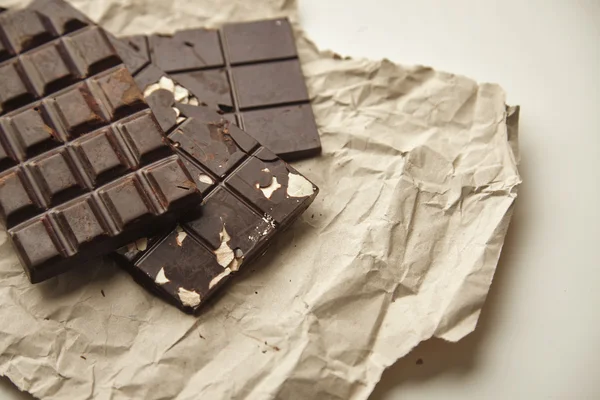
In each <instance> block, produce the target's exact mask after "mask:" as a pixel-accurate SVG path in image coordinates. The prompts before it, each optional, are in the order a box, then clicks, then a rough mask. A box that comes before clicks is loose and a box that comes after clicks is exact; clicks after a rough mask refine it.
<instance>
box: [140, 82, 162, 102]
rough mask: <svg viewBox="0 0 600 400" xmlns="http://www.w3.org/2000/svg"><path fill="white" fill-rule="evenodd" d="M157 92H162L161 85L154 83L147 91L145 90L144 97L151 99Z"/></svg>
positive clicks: (147, 87)
mask: <svg viewBox="0 0 600 400" xmlns="http://www.w3.org/2000/svg"><path fill="white" fill-rule="evenodd" d="M157 90H160V85H159V84H158V83H153V84H151V85H148V86H146V89H144V97H145V98H146V97H149V96H150V95H151V94H152V93H154V92H156V91H157Z"/></svg>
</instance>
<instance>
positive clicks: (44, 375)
mask: <svg viewBox="0 0 600 400" xmlns="http://www.w3.org/2000/svg"><path fill="white" fill-rule="evenodd" d="M3 3H4V4H5V5H14V4H16V3H18V2H17V1H4V2H3ZM11 3H12V4H11ZM192 3H193V4H192ZM74 4H75V5H76V6H77V7H79V8H80V9H81V10H83V11H84V12H86V13H87V14H88V15H90V16H91V17H92V18H94V19H95V20H97V21H99V22H100V23H101V24H103V25H104V26H105V27H106V28H108V29H109V30H110V31H112V32H113V33H121V34H133V33H147V32H151V31H162V32H169V31H173V30H175V29H181V28H184V27H195V26H198V25H206V24H211V25H214V24H218V23H222V22H224V21H233V20H243V19H256V18H265V17H274V16H280V15H288V16H290V17H291V18H292V19H293V20H294V21H297V18H296V8H295V3H294V1H289V0H279V1H277V0H271V1H260V2H259V1H252V2H245V1H241V0H205V1H195V2H192V1H189V0H182V1H173V2H170V1H164V0H126V1H117V0H102V1H101V0H94V1H92V0H89V1H84V0H79V1H76V2H75V3H74ZM297 34H298V46H299V48H300V51H301V57H302V61H303V69H304V73H305V75H306V78H307V83H308V87H309V91H310V94H311V96H312V98H313V107H314V110H315V114H316V118H317V123H318V126H319V130H320V133H321V138H322V142H323V149H324V151H323V155H322V156H321V157H319V158H315V159H311V160H307V161H304V162H301V163H296V164H295V166H296V167H297V168H298V169H300V170H301V171H302V172H303V173H304V174H305V175H307V176H308V177H309V178H311V179H312V180H313V181H314V182H315V183H316V184H317V185H318V186H319V187H320V188H321V193H320V195H319V196H318V198H317V200H316V202H315V204H314V205H313V206H312V207H311V208H310V209H309V210H308V211H307V212H306V214H305V215H304V218H303V219H302V220H301V221H299V222H298V223H296V224H295V226H294V227H293V228H292V229H290V230H289V231H288V232H287V233H286V234H284V235H283V236H282V237H281V239H280V240H279V241H278V243H276V244H275V246H274V247H273V248H272V249H271V250H270V251H269V252H268V253H267V254H266V256H265V257H264V258H262V259H260V260H259V262H257V263H256V265H255V266H253V267H252V268H250V269H249V270H247V271H246V273H245V274H243V275H241V276H239V277H238V279H237V280H236V281H235V283H234V284H233V285H230V286H229V287H227V288H226V290H224V292H225V293H223V294H222V295H221V296H219V297H218V298H216V299H215V301H213V302H212V303H210V304H208V307H207V308H206V310H205V312H204V313H203V314H202V315H201V316H199V317H191V316H187V315H184V314H182V313H181V312H179V311H178V310H176V309H175V308H173V307H171V306H169V305H167V304H165V303H163V302H162V301H161V300H158V299H156V298H154V297H153V296H152V295H150V294H148V293H146V292H145V291H144V290H142V289H141V288H140V287H139V286H138V285H136V284H135V283H134V282H133V280H132V279H131V278H130V277H129V276H128V275H127V274H126V273H125V272H122V271H120V270H119V269H118V268H116V267H115V266H114V265H113V264H112V263H110V262H108V261H104V262H97V263H90V264H87V265H82V266H81V268H79V269H78V270H77V271H73V272H71V273H68V274H66V275H63V276H60V277H58V278H55V279H53V280H51V281H48V282H45V283H43V284H39V285H35V286H33V285H30V284H29V283H28V282H27V280H26V278H25V275H24V273H23V272H22V268H21V267H20V265H19V263H18V261H17V259H16V257H15V255H14V253H13V251H12V249H11V248H10V245H9V244H8V243H7V241H6V235H5V234H4V233H2V234H0V242H1V243H2V244H1V246H0V259H1V261H0V304H1V307H0V318H1V321H2V323H1V326H0V354H1V355H0V374H3V375H7V376H8V377H9V378H10V379H11V380H12V381H13V382H15V383H16V384H17V386H18V387H19V388H21V389H23V390H27V391H29V392H31V393H33V394H34V395H35V396H38V397H48V398H56V399H81V398H90V397H96V398H99V399H120V398H138V399H166V398H177V399H196V398H202V399H221V398H223V399H269V398H280V399H365V398H367V397H368V395H369V393H370V392H371V391H372V389H373V387H374V386H375V384H376V383H377V381H378V380H379V378H380V376H381V373H382V371H383V370H384V368H385V367H387V366H389V365H391V364H392V363H393V362H394V361H395V360H397V359H398V358H399V357H402V356H404V355H405V354H407V353H408V352H409V351H410V350H411V349H412V348H413V347H414V346H415V345H417V344H418V343H419V342H420V341H422V340H425V339H428V338H430V337H432V336H436V337H440V338H444V339H446V340H450V341H456V340H459V339H460V338H462V337H464V336H465V335H467V334H468V333H469V332H471V331H472V330H473V329H474V328H475V325H476V323H477V318H478V316H479V313H480V310H481V307H482V305H483V303H484V300H485V297H486V294H487V292H488V289H489V286H490V284H491V281H492V277H493V274H494V270H495V268H496V265H497V261H498V257H499V254H500V250H501V248H502V243H503V240H504V235H505V233H506V229H507V226H508V223H509V220H510V215H511V211H512V206H513V204H514V201H515V198H516V194H517V187H518V185H519V184H520V177H519V174H518V172H517V167H516V164H517V159H518V154H517V120H518V112H517V111H518V110H517V109H507V108H506V107H505V96H504V93H503V91H502V89H501V88H500V87H499V86H497V85H492V84H480V85H478V84H477V83H476V82H474V81H473V80H471V79H468V78H465V77H462V76H459V75H453V74H448V73H444V72H439V71H435V70H433V69H430V68H425V67H404V66H400V65H395V64H393V63H391V62H389V61H386V60H383V61H370V60H356V59H354V60H350V59H340V58H339V57H337V56H334V54H333V53H331V52H320V51H318V50H317V49H316V47H315V46H314V45H313V44H312V43H311V42H310V41H308V39H306V37H305V36H304V34H303V33H302V32H301V30H300V29H298V32H297Z"/></svg>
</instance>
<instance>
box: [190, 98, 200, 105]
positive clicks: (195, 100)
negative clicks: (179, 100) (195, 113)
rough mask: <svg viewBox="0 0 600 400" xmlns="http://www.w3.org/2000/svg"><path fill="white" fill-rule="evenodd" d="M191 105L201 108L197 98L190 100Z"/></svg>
mask: <svg viewBox="0 0 600 400" xmlns="http://www.w3.org/2000/svg"><path fill="white" fill-rule="evenodd" d="M189 104H190V105H192V106H199V105H200V102H199V101H198V99H197V98H195V97H191V98H190V99H189Z"/></svg>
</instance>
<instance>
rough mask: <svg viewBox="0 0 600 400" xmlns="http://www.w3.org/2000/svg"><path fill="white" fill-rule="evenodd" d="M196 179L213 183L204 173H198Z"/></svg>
mask: <svg viewBox="0 0 600 400" xmlns="http://www.w3.org/2000/svg"><path fill="white" fill-rule="evenodd" d="M198 180H199V181H200V182H202V183H206V184H207V185H212V184H213V183H215V182H214V181H213V180H212V178H211V177H210V176H208V175H206V174H200V175H198Z"/></svg>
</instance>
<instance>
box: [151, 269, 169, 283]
mask: <svg viewBox="0 0 600 400" xmlns="http://www.w3.org/2000/svg"><path fill="white" fill-rule="evenodd" d="M154 282H156V283H158V284H159V285H164V284H165V283H169V282H171V281H170V280H169V278H167V276H166V275H165V269H164V268H161V269H160V271H158V274H156V278H155V279H154Z"/></svg>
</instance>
